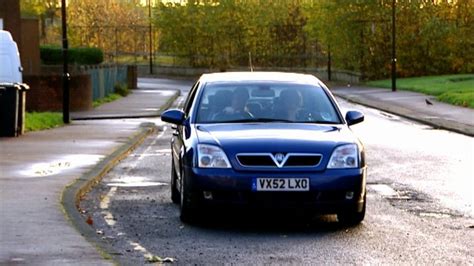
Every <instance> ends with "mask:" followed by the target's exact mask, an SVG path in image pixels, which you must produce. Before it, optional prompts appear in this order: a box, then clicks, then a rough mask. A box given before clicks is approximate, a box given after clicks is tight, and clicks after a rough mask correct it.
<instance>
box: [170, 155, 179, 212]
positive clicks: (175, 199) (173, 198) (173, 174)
mask: <svg viewBox="0 0 474 266" xmlns="http://www.w3.org/2000/svg"><path fill="white" fill-rule="evenodd" d="M177 181H178V175H177V174H176V170H174V162H173V160H171V201H172V202H173V203H175V204H179V203H180V202H181V195H180V194H179V191H178V188H177V187H176V183H177Z"/></svg>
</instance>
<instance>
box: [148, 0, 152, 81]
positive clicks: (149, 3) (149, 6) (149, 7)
mask: <svg viewBox="0 0 474 266" xmlns="http://www.w3.org/2000/svg"><path fill="white" fill-rule="evenodd" d="M148 18H149V20H150V74H153V32H152V28H151V0H148Z"/></svg>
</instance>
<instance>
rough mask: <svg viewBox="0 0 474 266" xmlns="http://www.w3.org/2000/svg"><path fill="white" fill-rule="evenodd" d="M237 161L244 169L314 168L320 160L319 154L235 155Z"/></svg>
mask: <svg viewBox="0 0 474 266" xmlns="http://www.w3.org/2000/svg"><path fill="white" fill-rule="evenodd" d="M236 157H237V160H238V161H239V163H240V165H242V166H244V167H271V168H273V167H275V168H284V167H316V166H318V165H319V163H320V162H321V159H322V155H321V154H300V153H298V154H296V153H287V154H281V153H280V154H278V153H277V154H272V153H261V154H237V156H236Z"/></svg>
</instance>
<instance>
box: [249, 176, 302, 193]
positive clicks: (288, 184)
mask: <svg viewBox="0 0 474 266" xmlns="http://www.w3.org/2000/svg"><path fill="white" fill-rule="evenodd" d="M252 190H253V191H309V178H255V179H254V180H253V184H252Z"/></svg>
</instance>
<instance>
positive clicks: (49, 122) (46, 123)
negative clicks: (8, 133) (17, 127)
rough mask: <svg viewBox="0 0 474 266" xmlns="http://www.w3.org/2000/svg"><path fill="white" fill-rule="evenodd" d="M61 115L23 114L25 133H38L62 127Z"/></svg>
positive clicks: (48, 113)
mask: <svg viewBox="0 0 474 266" xmlns="http://www.w3.org/2000/svg"><path fill="white" fill-rule="evenodd" d="M63 124H64V123H63V115H62V114H61V113H53V112H41V113H37V112H32V113H28V112H27V113H26V114H25V131H26V132H28V131H38V130H44V129H49V128H55V127H59V126H62V125H63Z"/></svg>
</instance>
